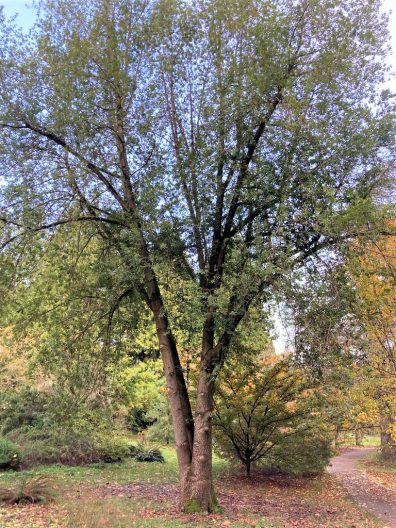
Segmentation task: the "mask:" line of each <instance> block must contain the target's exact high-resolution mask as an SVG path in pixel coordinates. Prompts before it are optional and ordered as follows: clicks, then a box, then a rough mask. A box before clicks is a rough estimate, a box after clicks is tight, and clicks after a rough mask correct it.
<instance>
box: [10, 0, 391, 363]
mask: <svg viewBox="0 0 396 528" xmlns="http://www.w3.org/2000/svg"><path fill="white" fill-rule="evenodd" d="M29 4H30V5H31V2H29V1H28V2H27V0H0V5H2V6H3V7H4V12H5V14H6V15H7V16H11V15H15V14H17V22H18V24H19V25H21V26H22V27H23V28H24V29H28V28H29V27H30V26H31V25H32V24H33V22H34V19H35V11H34V9H33V8H32V7H30V8H29V7H27V6H28V5H29ZM382 5H383V9H384V11H386V12H390V11H392V8H393V12H391V14H390V18H389V32H390V35H391V45H392V49H393V53H392V54H391V56H390V57H389V64H390V65H391V68H392V70H393V72H395V73H396V3H395V0H382ZM387 87H389V88H390V89H392V91H394V92H396V78H395V76H393V78H392V79H390V80H389V82H388V83H387ZM275 330H276V333H277V334H278V338H277V339H275V341H274V345H275V350H276V352H277V353H282V352H283V351H284V349H285V347H286V342H287V332H286V329H285V328H284V327H283V325H282V323H281V321H280V318H279V317H278V316H275Z"/></svg>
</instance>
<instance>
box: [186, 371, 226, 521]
mask: <svg viewBox="0 0 396 528" xmlns="http://www.w3.org/2000/svg"><path fill="white" fill-rule="evenodd" d="M213 391H214V381H213V379H212V373H211V371H210V370H209V369H205V367H204V366H203V367H202V369H201V373H200V376H199V381H198V392H197V404H196V413H195V428H194V443H193V452H192V461H191V469H190V475H189V482H188V488H187V489H186V490H184V493H183V495H184V497H183V499H184V502H183V509H184V511H186V512H189V513H194V512H213V511H215V510H216V509H217V507H218V504H217V501H216V497H215V493H214V486H213V475H212V415H213V408H214V403H213Z"/></svg>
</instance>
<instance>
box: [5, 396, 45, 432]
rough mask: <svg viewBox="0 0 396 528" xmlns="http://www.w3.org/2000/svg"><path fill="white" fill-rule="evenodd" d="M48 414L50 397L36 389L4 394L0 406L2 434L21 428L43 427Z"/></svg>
mask: <svg viewBox="0 0 396 528" xmlns="http://www.w3.org/2000/svg"><path fill="white" fill-rule="evenodd" d="M47 412H48V397H47V396H46V395H44V394H42V393H40V392H38V391H36V390H34V389H30V388H25V389H22V390H20V391H19V392H10V393H4V394H2V398H1V405H0V422H1V424H2V425H1V433H2V434H7V433H10V432H11V431H14V430H15V429H19V428H21V427H42V426H43V425H44V421H45V415H46V413H47Z"/></svg>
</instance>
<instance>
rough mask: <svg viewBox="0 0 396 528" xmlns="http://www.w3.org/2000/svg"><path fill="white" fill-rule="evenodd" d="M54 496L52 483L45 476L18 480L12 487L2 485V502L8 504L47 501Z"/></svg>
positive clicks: (0, 497)
mask: <svg viewBox="0 0 396 528" xmlns="http://www.w3.org/2000/svg"><path fill="white" fill-rule="evenodd" d="M53 497H54V492H53V487H52V483H51V481H50V480H49V479H48V478H47V477H43V476H41V477H31V478H25V479H21V480H18V481H17V482H15V484H14V485H13V486H11V487H5V486H2V487H0V502H5V503H6V504H34V503H38V502H47V501H49V500H52V499H53Z"/></svg>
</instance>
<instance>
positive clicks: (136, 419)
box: [125, 409, 156, 434]
mask: <svg viewBox="0 0 396 528" xmlns="http://www.w3.org/2000/svg"><path fill="white" fill-rule="evenodd" d="M155 421H156V419H155V418H151V417H149V416H148V413H147V411H146V410H144V409H130V411H129V412H128V416H127V417H126V420H125V422H126V426H127V428H128V429H129V430H130V431H131V432H132V433H135V434H137V433H140V432H141V431H143V430H144V429H147V427H149V426H150V425H153V424H154V423H155Z"/></svg>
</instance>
